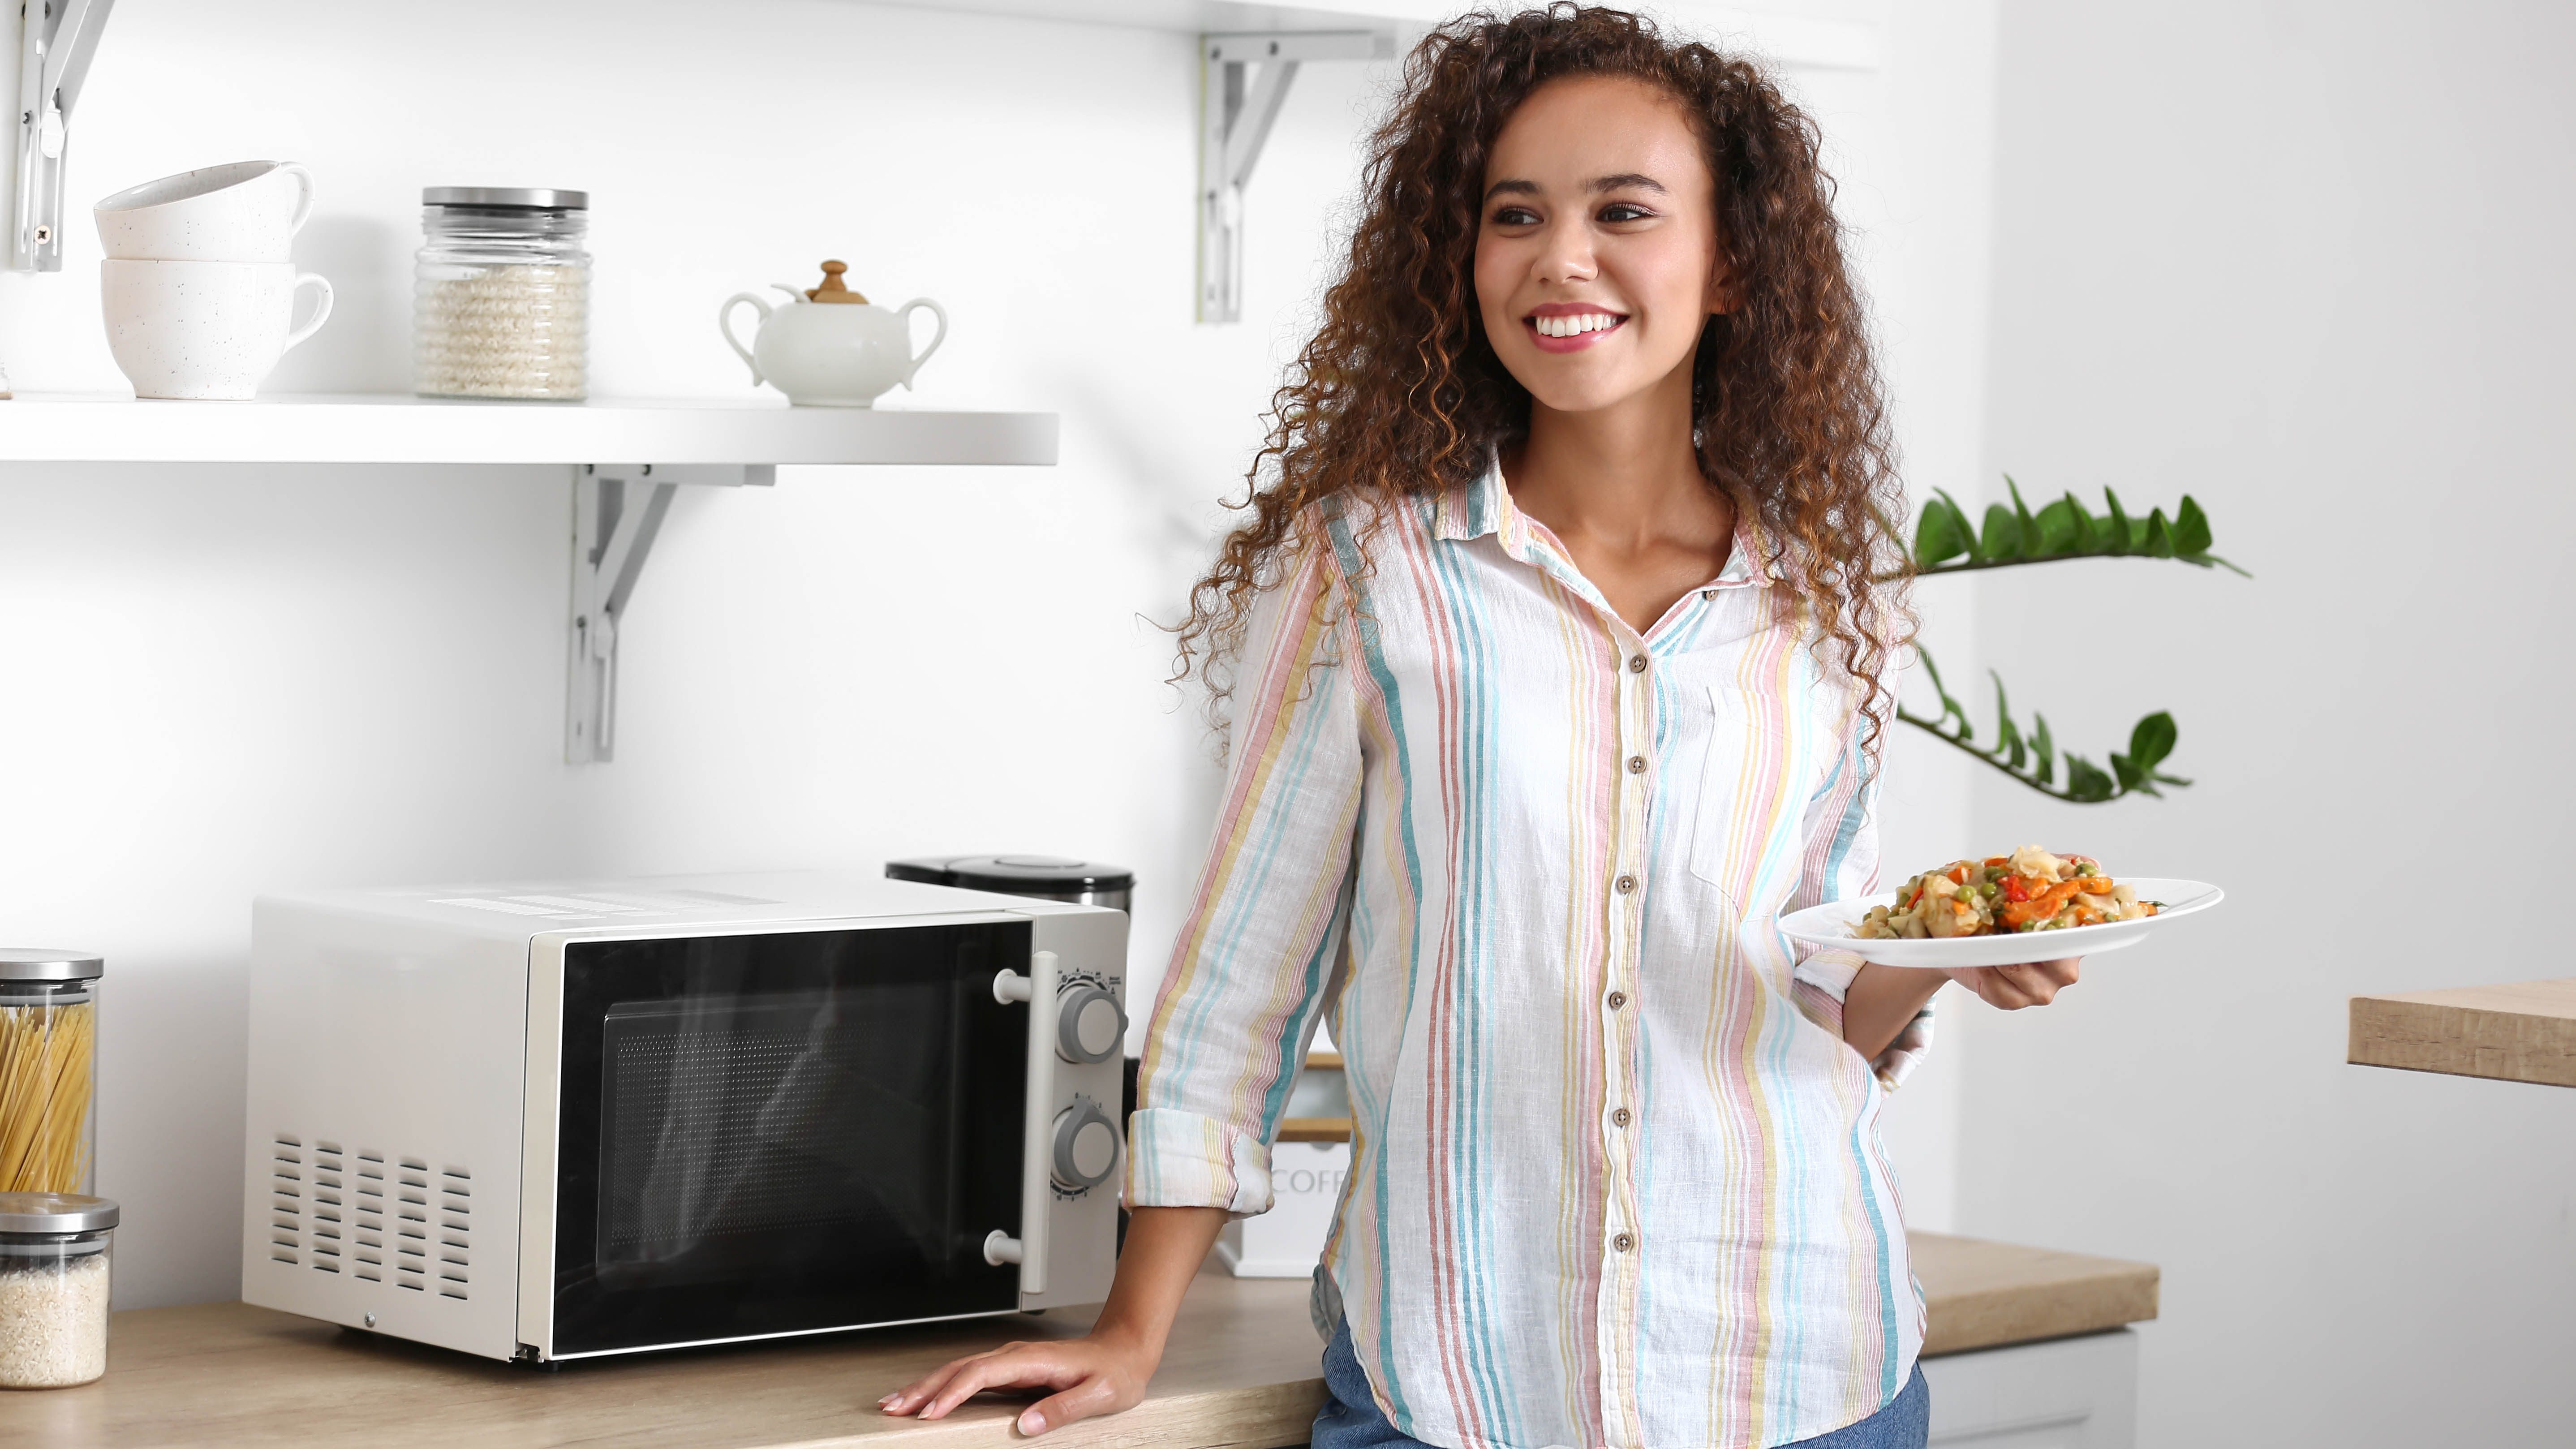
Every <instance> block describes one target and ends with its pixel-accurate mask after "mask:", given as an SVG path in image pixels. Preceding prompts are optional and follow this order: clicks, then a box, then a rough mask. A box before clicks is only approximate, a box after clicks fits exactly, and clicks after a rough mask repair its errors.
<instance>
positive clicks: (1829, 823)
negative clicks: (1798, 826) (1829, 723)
mask: <svg viewBox="0 0 2576 1449" xmlns="http://www.w3.org/2000/svg"><path fill="white" fill-rule="evenodd" d="M1868 727H1869V722H1868V720H1867V719H1865V718H1864V717H1862V715H1861V714H1860V712H1859V711H1858V710H1854V711H1852V712H1851V714H1850V716H1849V718H1848V719H1847V720H1846V721H1845V723H1844V728H1843V739H1842V749H1841V753H1840V754H1839V755H1838V756H1837V758H1836V759H1835V762H1834V769H1833V773H1832V775H1831V776H1830V777H1828V778H1827V779H1826V781H1825V783H1824V784H1823V785H1822V786H1821V787H1820V788H1818V789H1817V791H1816V793H1815V795H1814V796H1813V797H1811V798H1810V799H1809V800H1808V802H1807V815H1806V822H1805V826H1806V853H1805V856H1804V859H1803V862H1802V865H1801V868H1800V870H1799V872H1798V890H1797V894H1796V895H1795V896H1793V897H1792V898H1791V900H1790V902H1789V906H1788V909H1790V910H1793V911H1796V910H1804V909H1805V908H1806V907H1808V906H1815V905H1822V904H1824V903H1826V902H1828V901H1848V900H1855V899H1858V898H1859V897H1862V896H1866V895H1871V894H1873V893H1875V892H1876V891H1877V890H1878V793H1879V784H1880V780H1879V775H1880V771H1881V768H1882V761H1881V759H1880V757H1879V755H1878V754H1877V752H1875V751H1873V750H1871V749H1870V748H1868V747H1867V746H1866V744H1865V743H1864V741H1865V739H1866V736H1867V731H1868ZM1800 951H1801V955H1800V958H1799V961H1798V966H1797V971H1796V975H1797V979H1798V980H1800V981H1802V982H1805V983H1806V984H1808V985H1810V986H1813V987H1815V988H1816V989H1817V990H1819V991H1822V992H1824V993H1825V994H1826V995H1828V996H1830V997H1832V998H1834V999H1835V1000H1836V1001H1840V1000H1842V999H1843V997H1844V995H1845V994H1846V993H1848V992H1849V991H1850V990H1851V984H1852V978H1853V977H1855V976H1858V975H1859V974H1860V968H1861V966H1862V964H1863V962H1862V961H1861V958H1860V957H1859V956H1858V955H1856V954H1855V953H1853V952H1850V951H1845V950H1838V949H1835V948H1833V947H1812V946H1810V947H1801V948H1800ZM1931 1048H1932V1006H1931V1004H1930V1003H1929V1002H1926V1003H1925V1004H1924V1007H1923V1009H1922V1010H1921V1011H1918V1012H1916V1013H1915V1014H1914V1019H1913V1020H1912V1021H1910V1022H1908V1023H1906V1025H1905V1028H1904V1029H1903V1030H1901V1031H1899V1032H1898V1033H1897V1034H1896V1040H1894V1041H1893V1042H1890V1043H1888V1046H1887V1050H1885V1051H1883V1052H1880V1053H1879V1054H1878V1056H1877V1057H1876V1058H1875V1059H1873V1060H1872V1061H1871V1063H1870V1066H1871V1068H1872V1069H1873V1070H1874V1071H1876V1072H1877V1074H1878V1079H1879V1081H1880V1082H1881V1083H1882V1084H1884V1085H1886V1086H1888V1087H1890V1088H1893V1087H1895V1086H1896V1085H1897V1084H1898V1083H1899V1082H1902V1081H1904V1080H1905V1078H1906V1076H1907V1075H1908V1074H1910V1073H1911V1072H1912V1071H1913V1070H1914V1068H1915V1067H1916V1066H1918V1065H1920V1064H1921V1062H1922V1060H1923V1057H1924V1054H1925V1053H1926V1052H1928V1051H1930V1050H1931Z"/></svg>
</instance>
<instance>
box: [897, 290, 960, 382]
mask: <svg viewBox="0 0 2576 1449" xmlns="http://www.w3.org/2000/svg"><path fill="white" fill-rule="evenodd" d="M915 307H927V308H929V309H930V315H931V316H933V317H936V318H938V319H939V330H938V331H936V332H933V333H931V334H930V345H929V346H928V347H925V348H923V349H921V351H919V352H917V353H915V354H913V358H912V360H911V361H910V362H907V363H905V364H904V365H903V385H904V386H905V387H906V388H909V387H911V386H912V375H913V374H914V373H916V372H919V371H921V365H922V364H923V363H925V362H928V361H929V360H930V354H932V353H934V352H937V351H938V350H939V344H940V343H942V342H945V341H947V340H948V309H947V308H945V307H942V306H940V305H939V304H938V303H936V302H934V301H932V300H930V299H929V298H928V297H915V298H913V299H912V300H911V301H909V302H906V303H904V304H903V305H902V306H901V307H899V308H897V309H896V311H895V314H894V315H895V316H896V317H897V318H899V319H901V320H902V322H903V336H904V342H905V344H906V345H907V346H909V345H910V344H911V341H912V309H913V308H915Z"/></svg>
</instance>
